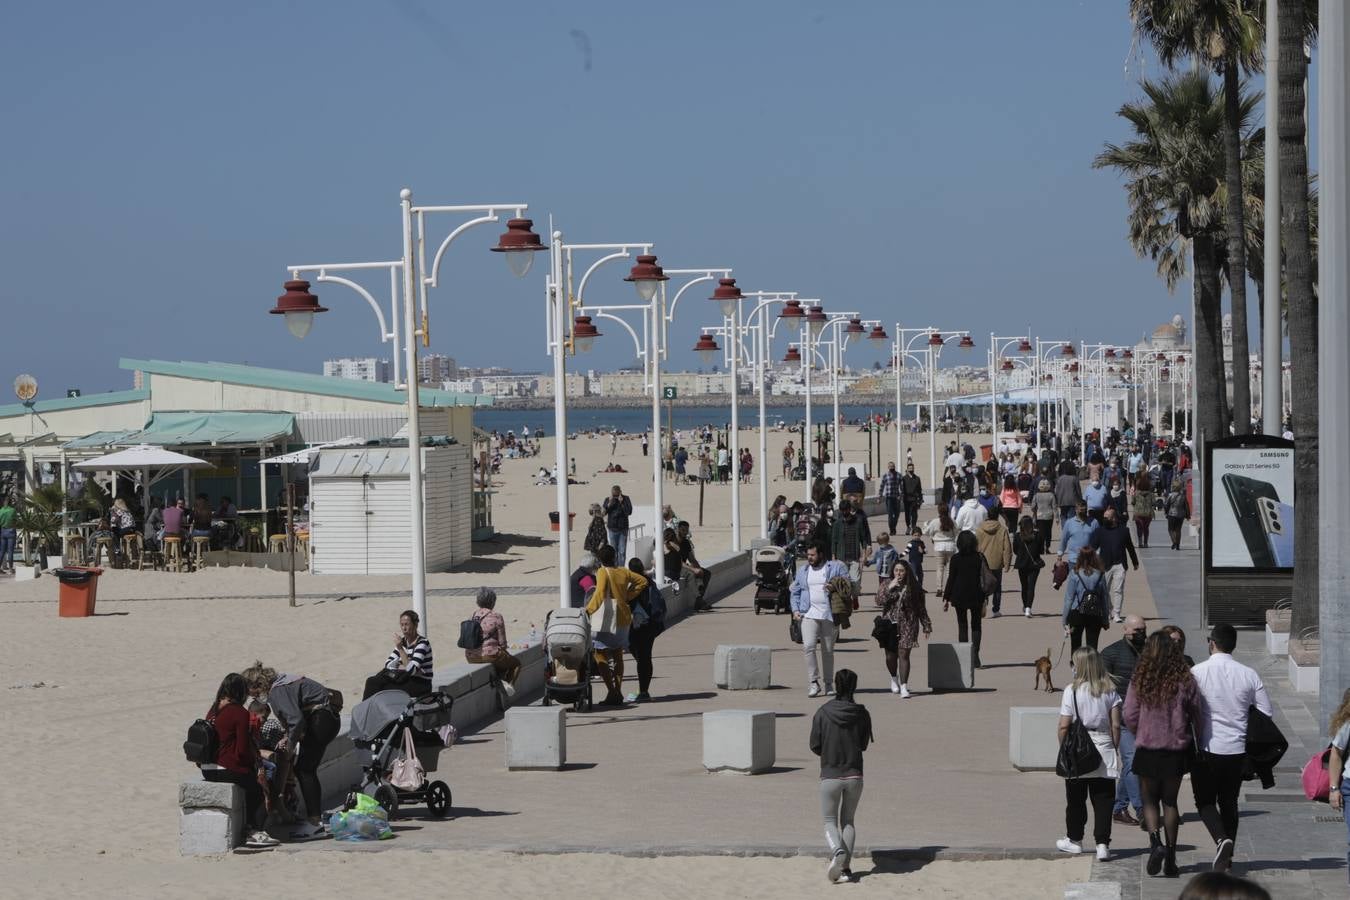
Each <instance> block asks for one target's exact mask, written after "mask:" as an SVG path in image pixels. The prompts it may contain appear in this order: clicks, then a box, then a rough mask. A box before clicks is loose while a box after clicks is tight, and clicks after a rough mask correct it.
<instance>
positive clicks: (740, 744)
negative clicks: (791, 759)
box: [703, 709, 777, 775]
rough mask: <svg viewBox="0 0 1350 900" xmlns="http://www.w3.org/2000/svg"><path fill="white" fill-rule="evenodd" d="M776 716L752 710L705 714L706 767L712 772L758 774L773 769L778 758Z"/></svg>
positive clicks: (704, 753) (704, 743)
mask: <svg viewBox="0 0 1350 900" xmlns="http://www.w3.org/2000/svg"><path fill="white" fill-rule="evenodd" d="M774 728H775V723H774V714H773V713H772V712H765V711H761V710H752V709H719V710H714V711H713V712H705V713H704V714H703V767H704V768H705V769H707V770H708V771H709V772H734V773H738V774H741V775H754V774H757V773H759V772H766V771H768V770H769V769H771V768H773V764H774V760H775V759H776V758H777V748H776V746H775V740H774Z"/></svg>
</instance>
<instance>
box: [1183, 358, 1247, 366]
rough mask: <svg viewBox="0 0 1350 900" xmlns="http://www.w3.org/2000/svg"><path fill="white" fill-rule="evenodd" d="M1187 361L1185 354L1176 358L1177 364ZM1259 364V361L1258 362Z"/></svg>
mask: <svg viewBox="0 0 1350 900" xmlns="http://www.w3.org/2000/svg"><path fill="white" fill-rule="evenodd" d="M1185 362H1186V357H1184V356H1178V357H1177V359H1176V363H1177V365H1182V364H1184V363H1185ZM1258 365H1259V363H1258Z"/></svg>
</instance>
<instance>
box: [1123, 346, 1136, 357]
mask: <svg viewBox="0 0 1350 900" xmlns="http://www.w3.org/2000/svg"><path fill="white" fill-rule="evenodd" d="M1120 356H1121V358H1122V359H1134V351H1133V350H1131V349H1130V348H1129V347H1126V348H1125V352H1124V353H1122V354H1120Z"/></svg>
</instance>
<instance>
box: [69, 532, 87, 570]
mask: <svg viewBox="0 0 1350 900" xmlns="http://www.w3.org/2000/svg"><path fill="white" fill-rule="evenodd" d="M84 555H85V554H84V535H82V534H80V533H79V532H78V531H72V532H71V533H70V534H68V535H66V557H67V558H66V560H65V562H66V563H67V564H68V565H72V566H82V565H84Z"/></svg>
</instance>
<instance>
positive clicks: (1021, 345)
mask: <svg viewBox="0 0 1350 900" xmlns="http://www.w3.org/2000/svg"><path fill="white" fill-rule="evenodd" d="M1033 349H1034V348H1033V347H1032V346H1031V341H1029V340H1027V339H1026V338H1022V340H1020V341H1019V342H1018V343H1017V352H1018V353H1030V352H1031V351H1032V350H1033Z"/></svg>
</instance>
